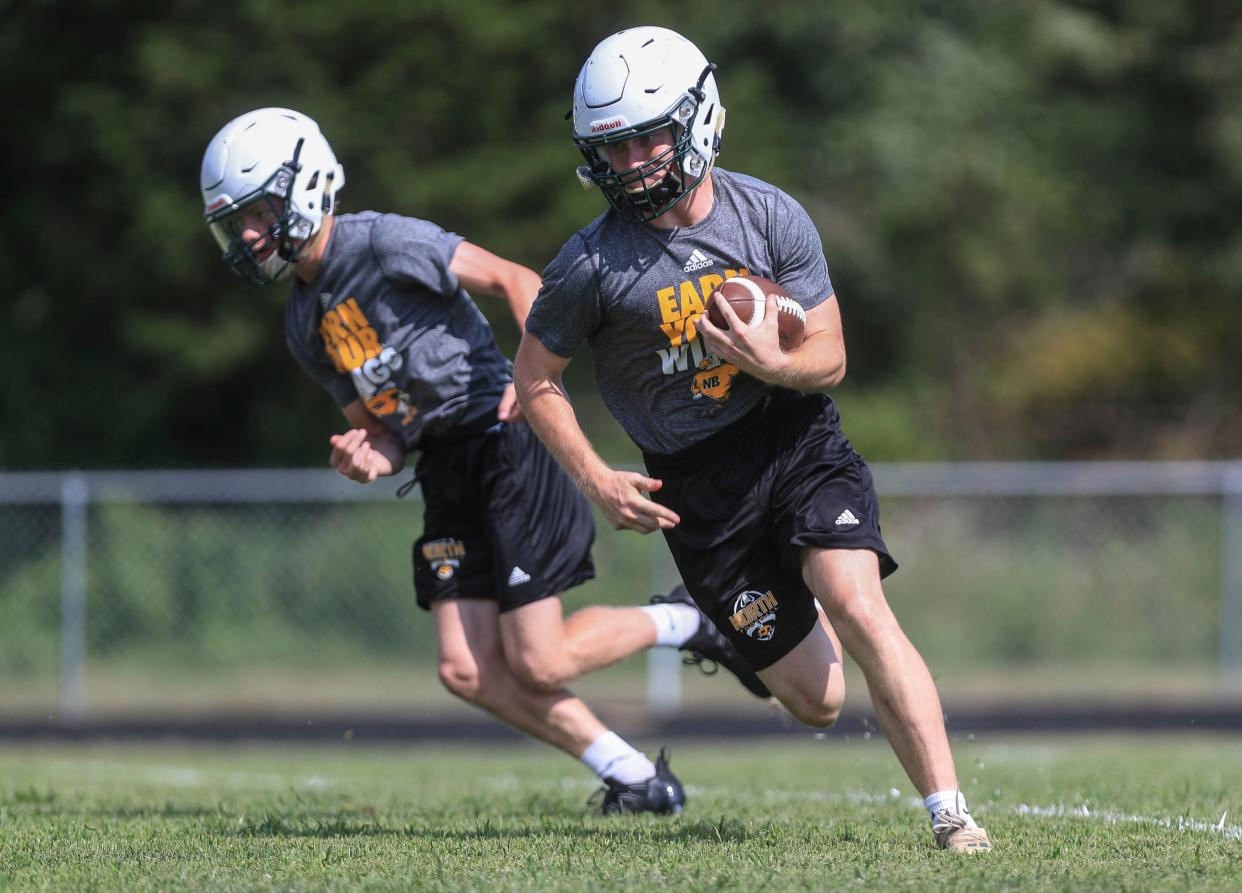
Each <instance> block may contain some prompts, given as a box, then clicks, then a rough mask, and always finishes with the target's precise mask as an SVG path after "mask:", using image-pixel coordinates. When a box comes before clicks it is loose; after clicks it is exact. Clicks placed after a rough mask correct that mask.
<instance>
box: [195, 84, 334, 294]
mask: <svg viewBox="0 0 1242 893" xmlns="http://www.w3.org/2000/svg"><path fill="white" fill-rule="evenodd" d="M344 181H345V176H344V170H343V169H342V168H341V166H340V165H339V164H338V163H337V161H336V156H335V155H334V154H333V153H332V149H331V147H330V146H329V145H328V143H327V141H326V140H325V139H324V138H323V135H322V134H321V133H320V132H319V127H318V125H317V124H315V122H314V121H313V120H311V119H309V118H307V117H306V116H305V115H302V114H300V113H298V112H294V111H292V110H289V109H279V108H269V109H259V110H257V111H254V112H250V113H248V114H246V115H242V116H240V117H238V118H236V119H234V120H233V121H231V122H230V123H229V124H227V125H226V126H225V127H224V128H222V129H221V131H220V132H219V133H217V134H216V136H215V138H213V140H212V141H211V143H210V144H209V145H208V147H207V151H206V153H205V154H204V156H203V172H202V191H203V201H204V204H205V211H204V215H203V219H204V221H205V222H206V223H207V226H208V229H209V230H210V232H211V234H212V237H213V238H214V239H215V240H216V243H217V244H218V245H219V246H220V248H221V250H222V252H223V260H224V262H225V264H226V265H227V266H228V267H229V269H231V270H232V271H233V272H234V273H236V274H237V275H238V276H240V277H241V278H243V279H245V280H246V281H247V282H250V283H252V284H255V285H268V284H270V283H272V282H275V281H277V280H279V279H283V278H285V277H287V276H288V275H289V272H290V270H291V269H292V264H294V263H295V262H296V261H297V260H298V258H299V256H300V255H301V254H302V252H303V250H304V249H305V247H306V245H307V244H308V243H309V242H310V241H311V240H312V239H314V237H315V235H316V234H317V233H319V232H322V231H323V224H324V222H325V221H326V220H327V219H328V218H329V217H330V216H331V214H332V211H333V205H334V204H335V198H336V190H337V189H339V188H340V187H341V186H342V185H344ZM256 233H257V234H256ZM247 236H249V238H248V237H247Z"/></svg>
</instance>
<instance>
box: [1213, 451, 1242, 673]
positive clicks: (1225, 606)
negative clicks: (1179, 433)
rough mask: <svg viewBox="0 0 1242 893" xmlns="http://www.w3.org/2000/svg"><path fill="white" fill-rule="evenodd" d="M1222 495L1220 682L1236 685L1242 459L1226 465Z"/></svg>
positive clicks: (1240, 634) (1241, 605)
mask: <svg viewBox="0 0 1242 893" xmlns="http://www.w3.org/2000/svg"><path fill="white" fill-rule="evenodd" d="M1222 497H1223V498H1222V500H1221V545H1220V678H1219V680H1218V681H1219V683H1220V685H1221V687H1234V686H1237V685H1238V684H1239V682H1242V462H1231V463H1229V465H1228V466H1227V467H1226V469H1225V480H1224V492H1223V494H1222Z"/></svg>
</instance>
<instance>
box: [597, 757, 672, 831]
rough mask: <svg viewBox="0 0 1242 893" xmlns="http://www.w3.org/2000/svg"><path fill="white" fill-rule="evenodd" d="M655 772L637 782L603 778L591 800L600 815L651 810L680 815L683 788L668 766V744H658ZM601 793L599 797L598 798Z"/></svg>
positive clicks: (661, 813) (659, 813)
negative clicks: (598, 807) (602, 785)
mask: <svg viewBox="0 0 1242 893" xmlns="http://www.w3.org/2000/svg"><path fill="white" fill-rule="evenodd" d="M655 770H656V771H655V775H653V776H651V777H650V778H648V779H647V780H646V781H640V782H638V783H637V784H622V783H621V782H619V781H615V780H613V779H611V778H605V779H604V784H605V785H606V786H605V787H602V788H600V789H599V790H598V791H596V795H595V797H592V798H591V801H590V802H591V803H592V804H593V805H594V804H599V805H600V806H601V809H600V811H601V812H602V813H603V814H604V815H617V814H619V813H623V812H654V813H656V814H658V815H681V811H682V809H683V808H685V805H686V792H685V790H684V789H683V788H682V786H681V782H680V781H678V780H677V776H676V775H674V774H673V770H671V769H669V768H668V748H666V747H662V748H660V755H659V756H658V757H656V762H655ZM600 797H602V800H600V799H598V798H600Z"/></svg>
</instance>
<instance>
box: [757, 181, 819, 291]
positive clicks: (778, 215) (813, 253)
mask: <svg viewBox="0 0 1242 893" xmlns="http://www.w3.org/2000/svg"><path fill="white" fill-rule="evenodd" d="M772 220H773V223H772V230H771V238H772V257H773V258H774V259H775V266H776V269H775V271H774V273H775V275H774V276H773V279H775V280H776V281H777V282H779V283H780V284H781V285H783V286H784V287H785V290H786V291H788V292H789V293H790V294H791V295H793V296H794V297H795V298H797V300H798V303H799V304H801V305H802V307H803V309H805V310H810V309H811V308H813V307H816V306H818V305H819V304H822V303H823V302H824V300H825V299H827V298H828V297H830V296H831V295H832V280H831V279H829V277H828V262H827V261H826V260H825V259H824V247H823V245H822V243H821V242H820V240H819V231H818V230H816V228H815V224H814V223H813V222H812V221H811V217H810V215H809V214H807V212H806V209H805V208H803V207H802V205H800V204H799V203H798V202H796V201H794V199H792V198H791V197H790V196H788V195H786V194H785V193H784V192H781V191H780V190H777V193H776V200H775V208H774V213H773V215H772Z"/></svg>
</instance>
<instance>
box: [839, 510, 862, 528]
mask: <svg viewBox="0 0 1242 893" xmlns="http://www.w3.org/2000/svg"><path fill="white" fill-rule="evenodd" d="M861 523H862V522H861V521H859V520H858V519H857V518H855V517H854V513H853V512H851V511H850V510H849V509H846V510H845V511H843V512H842V513H841V514H839V515H837V526H838V527H857V526H858V525H859V524H861Z"/></svg>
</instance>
